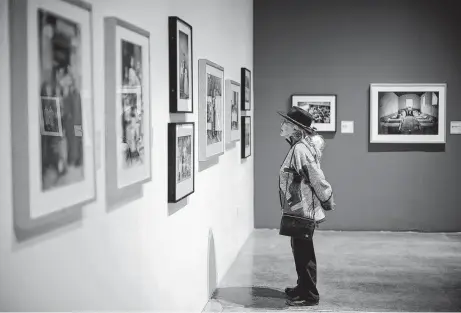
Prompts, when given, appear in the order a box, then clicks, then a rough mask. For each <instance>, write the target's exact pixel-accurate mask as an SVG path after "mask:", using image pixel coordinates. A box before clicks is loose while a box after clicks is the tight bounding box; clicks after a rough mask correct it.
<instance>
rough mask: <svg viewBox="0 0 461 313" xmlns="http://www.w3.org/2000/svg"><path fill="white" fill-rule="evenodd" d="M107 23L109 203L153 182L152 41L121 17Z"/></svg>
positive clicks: (107, 20) (145, 33) (147, 34)
mask: <svg viewBox="0 0 461 313" xmlns="http://www.w3.org/2000/svg"><path fill="white" fill-rule="evenodd" d="M104 23H105V25H104V26H105V40H106V41H105V61H106V64H105V79H106V83H105V85H106V89H105V100H106V104H105V118H106V186H107V194H108V197H109V196H110V195H115V194H117V193H118V194H120V191H121V190H123V189H124V188H127V187H129V186H133V185H136V184H142V183H145V182H147V181H150V180H151V140H152V138H151V119H150V115H151V108H150V69H149V53H150V51H149V37H150V36H149V32H147V31H145V30H143V29H141V28H139V27H137V26H134V25H132V24H130V23H128V22H126V21H123V20H120V19H118V18H115V17H106V18H105V19H104Z"/></svg>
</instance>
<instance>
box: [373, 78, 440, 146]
mask: <svg viewBox="0 0 461 313" xmlns="http://www.w3.org/2000/svg"><path fill="white" fill-rule="evenodd" d="M445 111H446V84H371V86H370V142H371V143H445V140H446V134H445V126H446V116H445Z"/></svg>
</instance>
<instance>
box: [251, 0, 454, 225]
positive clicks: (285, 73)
mask: <svg viewBox="0 0 461 313" xmlns="http://www.w3.org/2000/svg"><path fill="white" fill-rule="evenodd" d="M460 11H461V3H460V2H459V1H456V0H442V1H415V0H403V1H402V0H383V1H368V0H348V1H343V0H325V1H310V0H308V1H298V0H289V1H278V0H255V1H254V13H255V15H254V60H255V63H254V73H255V74H254V76H255V78H254V81H255V85H254V93H255V94H254V97H255V102H256V103H257V104H258V105H257V106H256V108H255V121H254V123H255V126H254V127H255V138H254V141H255V153H254V155H255V158H256V160H257V162H256V163H255V227H257V228H266V227H269V228H276V227H278V226H279V223H280V211H279V208H280V205H279V196H278V193H277V191H278V185H277V184H278V171H279V167H280V164H281V163H282V162H283V159H284V157H285V154H286V152H287V151H288V148H289V146H288V144H287V143H286V142H285V141H284V140H283V139H282V138H280V136H279V132H280V121H281V119H280V116H279V115H278V114H277V113H276V111H278V110H283V111H285V110H287V109H288V108H289V106H290V105H291V102H290V101H291V100H290V96H291V95H292V94H295V93H296V94H336V95H337V132H336V133H335V134H326V135H325V138H326V142H327V147H326V150H325V154H324V158H323V161H322V167H323V169H324V172H325V174H326V177H327V179H328V180H329V181H330V182H331V184H332V185H333V189H334V193H335V199H336V203H337V209H336V211H334V212H330V213H328V214H327V221H326V222H325V223H323V224H322V225H321V229H331V230H416V231H461V223H460V222H459V221H460V220H461V210H460V207H461V206H460V203H461V193H460V192H459V176H460V174H461V166H460V164H459V160H460V159H461V136H460V135H450V134H449V124H450V121H452V120H455V121H456V120H461V106H460V105H459V99H460V97H461V90H460V88H459V86H460V84H461V71H460V69H461V58H460V57H459V56H460V55H461V43H460V41H459V38H460V36H461V24H460V19H459V16H458V13H459V12H460ZM371 83H446V84H447V102H446V105H447V107H446V114H447V128H446V131H447V137H446V144H445V145H430V144H429V145H427V144H411V145H410V144H408V145H405V144H398V145H397V144H373V145H371V144H369V97H370V84H371ZM341 121H354V122H355V125H354V126H355V129H354V131H355V132H354V133H353V134H343V133H341Z"/></svg>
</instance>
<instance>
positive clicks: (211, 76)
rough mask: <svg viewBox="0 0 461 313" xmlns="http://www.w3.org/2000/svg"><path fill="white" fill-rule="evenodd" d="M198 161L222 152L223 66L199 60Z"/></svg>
mask: <svg viewBox="0 0 461 313" xmlns="http://www.w3.org/2000/svg"><path fill="white" fill-rule="evenodd" d="M198 118H199V124H198V136H199V140H198V142H199V161H206V160H208V159H209V158H211V157H214V156H218V155H221V154H223V153H224V68H223V67H222V66H219V65H217V64H215V63H213V62H211V61H209V60H205V59H200V60H199V117H198Z"/></svg>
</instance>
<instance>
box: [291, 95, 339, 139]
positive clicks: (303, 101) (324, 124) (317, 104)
mask: <svg viewBox="0 0 461 313" xmlns="http://www.w3.org/2000/svg"><path fill="white" fill-rule="evenodd" d="M291 105H292V106H298V107H300V108H302V109H304V110H306V111H307V112H309V113H310V114H311V115H312V116H313V118H314V121H313V122H312V126H313V127H315V128H317V131H319V132H335V131H336V95H292V96H291Z"/></svg>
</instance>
